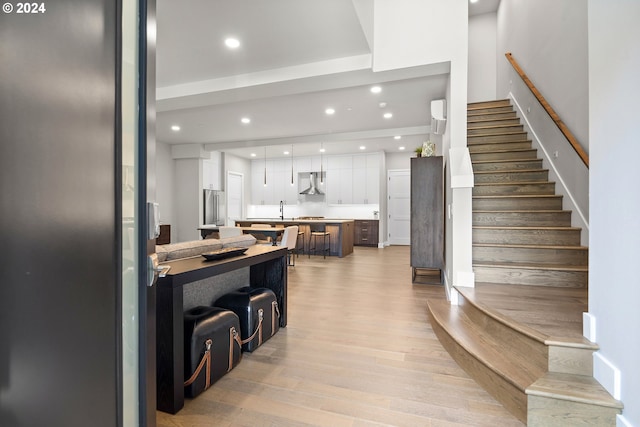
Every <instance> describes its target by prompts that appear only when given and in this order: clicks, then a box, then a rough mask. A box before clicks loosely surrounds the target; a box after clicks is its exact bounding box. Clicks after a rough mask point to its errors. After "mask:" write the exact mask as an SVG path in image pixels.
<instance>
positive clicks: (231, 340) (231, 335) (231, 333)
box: [227, 326, 242, 372]
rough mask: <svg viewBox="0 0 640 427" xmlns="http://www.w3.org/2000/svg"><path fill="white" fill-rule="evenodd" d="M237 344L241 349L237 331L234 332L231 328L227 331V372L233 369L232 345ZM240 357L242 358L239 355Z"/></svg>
mask: <svg viewBox="0 0 640 427" xmlns="http://www.w3.org/2000/svg"><path fill="white" fill-rule="evenodd" d="M234 342H235V343H236V344H238V347H240V348H242V340H241V339H240V335H239V334H238V331H236V328H235V327H233V326H232V327H231V329H229V368H228V369H227V372H229V371H230V370H232V369H233V348H234V347H233V343H234ZM240 357H242V353H240Z"/></svg>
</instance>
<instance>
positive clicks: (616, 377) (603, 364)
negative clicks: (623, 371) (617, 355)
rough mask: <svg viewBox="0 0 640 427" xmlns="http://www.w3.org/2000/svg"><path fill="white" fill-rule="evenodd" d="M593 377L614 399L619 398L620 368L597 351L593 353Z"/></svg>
mask: <svg viewBox="0 0 640 427" xmlns="http://www.w3.org/2000/svg"><path fill="white" fill-rule="evenodd" d="M593 378H595V379H596V380H597V381H598V382H599V383H600V384H602V386H603V387H604V388H605V389H607V391H608V392H609V394H610V395H612V396H613V398H614V399H617V400H620V395H621V386H620V381H621V377H620V369H618V368H616V367H615V366H614V365H613V363H611V362H610V361H609V360H607V359H606V358H605V357H604V356H603V355H602V354H600V352H599V351H597V352H595V353H593Z"/></svg>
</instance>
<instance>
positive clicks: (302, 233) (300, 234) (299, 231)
mask: <svg viewBox="0 0 640 427" xmlns="http://www.w3.org/2000/svg"><path fill="white" fill-rule="evenodd" d="M300 236H302V254H304V241H305V236H306V233H305V232H304V230H301V229H299V228H298V237H297V238H296V257H297V258H300V252H298V247H299V245H298V242H299V241H300Z"/></svg>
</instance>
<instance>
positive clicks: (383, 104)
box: [378, 102, 387, 108]
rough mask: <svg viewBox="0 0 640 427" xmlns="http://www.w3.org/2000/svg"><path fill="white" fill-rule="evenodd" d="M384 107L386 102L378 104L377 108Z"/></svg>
mask: <svg viewBox="0 0 640 427" xmlns="http://www.w3.org/2000/svg"><path fill="white" fill-rule="evenodd" d="M386 106H387V103H386V102H381V103H380V104H378V107H380V108H384V107H386Z"/></svg>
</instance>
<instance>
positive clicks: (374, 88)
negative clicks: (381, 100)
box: [370, 86, 382, 93]
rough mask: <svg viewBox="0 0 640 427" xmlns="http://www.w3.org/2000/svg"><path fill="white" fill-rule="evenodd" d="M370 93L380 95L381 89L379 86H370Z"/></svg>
mask: <svg viewBox="0 0 640 427" xmlns="http://www.w3.org/2000/svg"><path fill="white" fill-rule="evenodd" d="M370 90H371V93H380V92H382V88H381V87H380V86H371V89H370Z"/></svg>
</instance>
